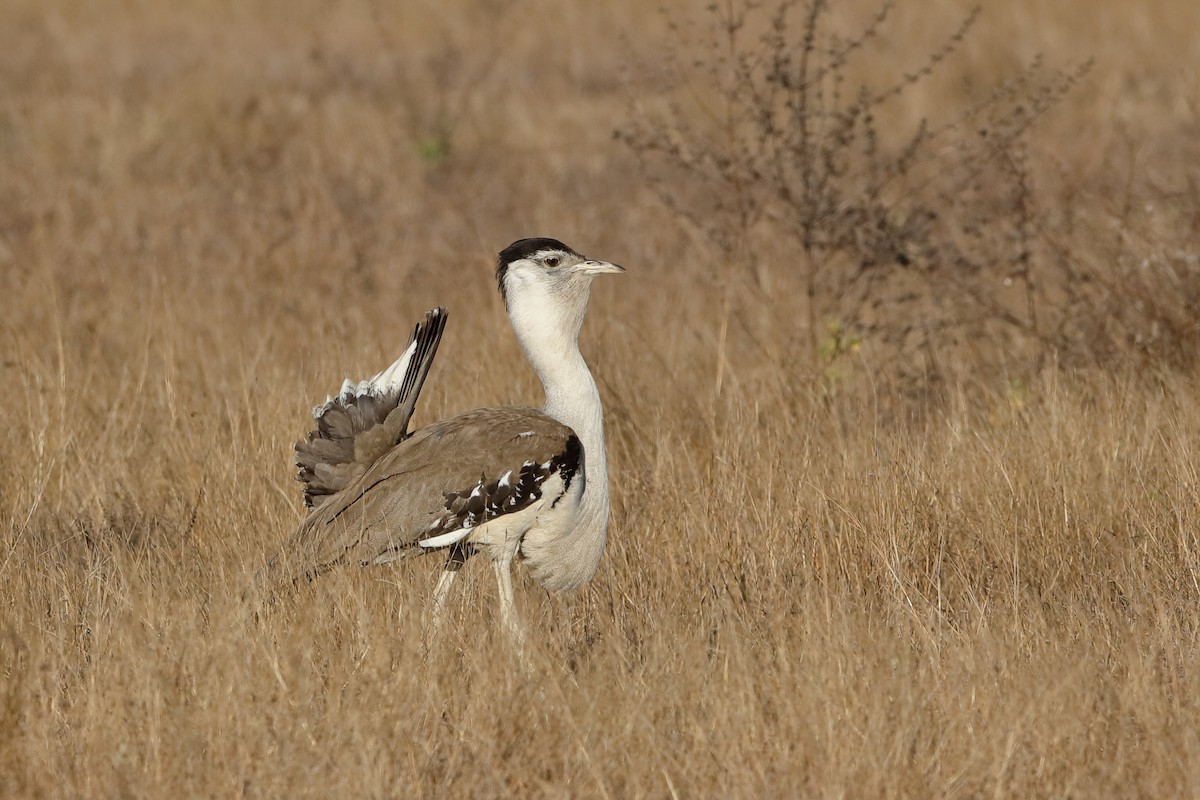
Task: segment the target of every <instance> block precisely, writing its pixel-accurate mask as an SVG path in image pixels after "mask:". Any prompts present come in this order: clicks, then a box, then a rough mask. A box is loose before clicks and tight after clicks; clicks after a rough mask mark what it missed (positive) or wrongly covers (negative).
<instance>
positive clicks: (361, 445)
mask: <svg viewBox="0 0 1200 800" xmlns="http://www.w3.org/2000/svg"><path fill="white" fill-rule="evenodd" d="M447 316H448V315H447V314H446V310H445V309H444V308H440V307H439V308H435V309H433V310H432V311H429V312H427V313H426V314H425V319H424V320H422V321H421V322H419V323H417V326H416V327H415V328H414V329H413V335H412V341H411V342H410V343H409V345H408V347H407V348H406V349H405V351H404V353H402V354H401V356H400V357H399V358H398V359H396V361H395V362H394V363H393V364H392V365H391V366H389V367H388V368H387V369H385V370H384V371H383V372H380V373H379V374H378V375H375V376H374V377H372V378H368V379H367V380H364V381H360V382H358V383H353V382H351V381H350V380H346V381H344V382H343V383H342V388H341V391H340V392H338V394H337V396H336V397H330V398H328V399H327V400H326V401H325V403H324V404H323V405H320V406H317V407H316V408H314V409H313V419H315V420H316V422H317V427H316V428H315V429H314V430H312V431H310V432H309V434H308V435H307V436H306V437H305V439H304V441H302V442H297V443H296V466H297V467H298V468H299V472H298V474H297V475H296V479H297V480H299V481H303V482H304V504H305V506H307V507H308V508H316V507H318V506H320V505H321V504H322V503H323V502H325V500H326V499H328V498H329V497H330V496H331V495H334V494H337V493H338V492H340V491H341V490H342V489H344V488H345V487H346V486H348V485H349V484H350V482H351V481H353V480H354V479H355V478H357V477H358V476H359V475H361V474H362V473H363V472H365V471H366V470H367V469H368V468H370V466H371V465H372V464H374V463H375V461H376V460H377V459H378V458H379V457H380V456H382V455H383V454H384V453H386V452H387V451H389V450H391V449H392V448H393V447H395V446H396V445H397V444H399V443H400V442H401V441H403V440H404V439H406V438H407V437H408V434H409V431H408V423H409V422H410V421H411V420H412V415H413V411H414V410H415V409H416V406H417V398H418V397H419V396H420V394H421V387H422V386H424V384H425V378H426V376H427V375H428V374H429V368H430V367H431V366H432V365H433V359H434V356H436V355H437V349H438V345H439V344H440V343H441V341H442V333H443V332H444V331H445V329H446V318H447Z"/></svg>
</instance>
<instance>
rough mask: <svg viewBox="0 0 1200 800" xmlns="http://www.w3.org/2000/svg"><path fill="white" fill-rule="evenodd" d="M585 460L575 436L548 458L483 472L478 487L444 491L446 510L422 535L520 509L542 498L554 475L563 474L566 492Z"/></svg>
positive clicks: (430, 535) (433, 534) (428, 536)
mask: <svg viewBox="0 0 1200 800" xmlns="http://www.w3.org/2000/svg"><path fill="white" fill-rule="evenodd" d="M582 461H583V446H582V445H581V444H580V442H579V438H578V437H576V436H574V435H572V436H570V437H569V438H568V439H567V442H566V446H565V447H564V448H563V450H562V452H560V453H559V454H558V455H556V456H553V457H552V458H550V460H548V461H543V462H541V463H538V462H534V461H526V462H525V463H524V464H522V465H521V467H520V469H519V470H512V469H510V470H507V471H506V472H505V473H504V474H503V475H500V476H499V477H493V478H491V479H489V478H488V476H486V475H480V476H479V481H478V482H476V483H475V485H474V486H471V487H469V488H464V489H460V490H458V491H453V492H445V493H444V494H443V497H444V498H445V503H444V509H445V510H444V511H443V512H442V513H441V514H439V515H438V516H437V518H436V519H434V521H433V522H432V523H431V524H430V526H429V528H428V529H427V530H426V531H425V532H423V533H422V534H421V538H422V539H423V540H429V539H433V538H434V537H437V536H439V535H441V534H444V533H448V532H450V531H456V530H463V529H467V528H474V527H477V526H479V525H482V524H483V523H485V522H488V521H490V520H493V519H495V518H496V517H499V516H502V515H504V514H511V513H513V512H515V511H520V510H521V509H523V508H526V507H528V506H529V505H531V504H532V503H534V502H536V501H538V500H540V499H541V498H542V492H543V488H542V487H543V484H545V482H546V481H547V480H548V479H549V478H551V477H552V476H554V475H559V476H561V477H562V482H563V492H564V494H565V492H566V490H567V489H568V488H570V486H571V481H572V480H574V478H575V476H576V475H577V474H578V472H579V469H580V466H581V464H582ZM555 502H556V503H557V502H558V498H556V499H555Z"/></svg>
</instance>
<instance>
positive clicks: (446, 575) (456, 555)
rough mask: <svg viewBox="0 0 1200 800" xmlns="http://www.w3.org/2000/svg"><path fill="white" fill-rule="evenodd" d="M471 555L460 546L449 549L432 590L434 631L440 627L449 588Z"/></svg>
mask: <svg viewBox="0 0 1200 800" xmlns="http://www.w3.org/2000/svg"><path fill="white" fill-rule="evenodd" d="M470 555H471V553H470V552H469V551H468V550H467V549H466V548H465V547H463V546H461V544H456V545H454V546H453V547H451V548H450V555H449V557H448V558H447V559H446V566H445V568H444V569H442V575H441V577H440V578H438V582H437V586H436V587H435V588H434V590H433V610H432V612H431V615H430V616H431V617H432V620H431V621H432V623H433V628H434V630H437V629H438V628H440V627H441V625H442V612H443V611H444V610H445V608H446V598H448V597H449V596H450V587H451V586H452V585H454V579H455V578H457V577H458V571H459V570H460V569H462V565H463V564H465V563H466V562H467V559H468V558H469V557H470Z"/></svg>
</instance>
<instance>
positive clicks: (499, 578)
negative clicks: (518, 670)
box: [492, 553, 525, 650]
mask: <svg viewBox="0 0 1200 800" xmlns="http://www.w3.org/2000/svg"><path fill="white" fill-rule="evenodd" d="M514 555H515V553H504V554H503V555H501V556H500V558H497V559H496V560H495V561H493V562H492V568H493V569H495V570H496V585H497V587H498V588H499V590H500V621H501V622H502V623H503V625H504V627H505V629H506V630H507V631H508V635H509V637H510V638H511V639H512V642H513V644H514V645H516V647H517V649H518V650H523V649H524V645H525V630H524V629H523V628H522V627H521V618H520V617H519V616H518V615H517V604H516V600H515V599H514V598H513V585H512V561H513V556H514Z"/></svg>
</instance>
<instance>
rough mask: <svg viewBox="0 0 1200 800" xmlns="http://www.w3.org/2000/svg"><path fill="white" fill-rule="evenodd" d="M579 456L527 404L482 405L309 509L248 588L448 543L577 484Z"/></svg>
mask: <svg viewBox="0 0 1200 800" xmlns="http://www.w3.org/2000/svg"><path fill="white" fill-rule="evenodd" d="M583 457H584V454H583V448H582V446H581V445H580V442H579V439H578V438H577V437H576V436H575V434H574V432H573V431H572V430H571V429H570V428H568V427H567V426H565V425H563V424H562V423H560V422H557V421H556V420H554V419H552V418H550V417H548V416H546V415H545V414H543V413H542V412H540V411H535V410H534V409H531V408H520V407H512V408H491V409H480V410H477V411H471V412H468V413H466V414H462V415H460V416H458V417H453V418H451V419H448V420H443V421H442V422H438V423H435V424H433V425H430V426H428V427H425V428H422V429H420V430H418V431H416V432H414V433H413V435H412V436H410V437H408V438H407V439H405V440H404V441H402V442H400V443H399V444H397V445H396V446H395V447H393V448H392V450H391V451H390V452H388V453H387V454H386V455H384V456H383V457H382V458H380V459H379V460H378V461H377V462H376V463H375V464H374V465H373V466H371V467H370V468H369V469H368V470H366V471H365V472H364V473H363V474H362V475H360V476H359V477H358V478H356V479H355V480H354V481H353V482H352V483H351V484H350V485H348V486H347V487H346V488H345V489H343V490H342V491H341V492H339V493H338V494H336V495H334V496H333V497H330V498H329V499H328V500H327V501H326V502H325V503H323V504H322V505H320V506H319V507H318V508H317V509H316V510H314V511H313V513H312V514H310V515H309V517H308V518H307V519H305V520H304V521H303V522H302V523H301V524H300V526H299V528H297V530H296V532H295V533H293V534H292V536H291V538H290V539H289V540H288V541H287V543H286V544H285V545H284V547H283V548H282V549H281V550H280V552H279V553H278V554H276V555H275V556H274V557H273V558H272V559H271V560H270V561H268V562H267V564H266V566H264V567H263V569H262V570H261V571H260V573H259V577H258V579H257V580H256V583H257V584H258V585H259V586H260V587H266V588H268V589H269V588H271V587H274V586H278V585H280V584H284V583H288V582H294V581H296V580H299V579H300V578H302V577H305V578H309V579H311V578H313V577H315V576H316V575H319V574H320V573H322V572H324V571H326V570H328V569H330V568H332V567H334V566H336V565H338V564H341V563H359V564H372V563H383V562H386V561H391V560H393V559H396V558H402V557H404V556H406V555H416V554H418V553H420V552H423V551H424V550H425V549H426V548H427V547H429V546H447V545H449V544H452V543H454V542H457V541H459V540H461V539H462V538H464V537H465V536H466V535H467V534H468V533H470V530H471V529H472V528H475V527H478V526H480V525H482V524H483V523H485V522H490V521H491V520H494V519H497V518H499V517H503V516H504V515H506V514H513V513H516V512H519V511H522V510H525V509H527V508H529V507H530V506H531V505H533V504H534V503H535V502H537V501H539V500H542V499H543V486H544V484H545V482H546V481H547V480H548V479H549V478H551V477H552V476H555V475H557V476H559V477H561V478H562V481H563V488H562V491H563V492H565V491H566V490H567V489H568V488H570V487H571V486H572V482H573V481H583V480H584V475H583V466H584V465H583ZM554 485H555V486H556V487H557V486H558V484H557V483H556V484H554ZM581 485H582V483H580V484H578V486H581ZM423 545H424V546H423Z"/></svg>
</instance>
